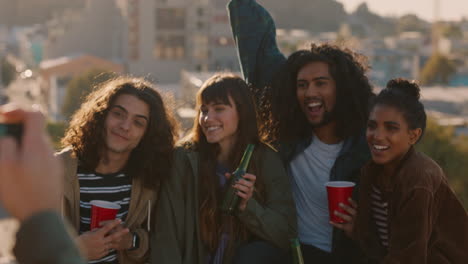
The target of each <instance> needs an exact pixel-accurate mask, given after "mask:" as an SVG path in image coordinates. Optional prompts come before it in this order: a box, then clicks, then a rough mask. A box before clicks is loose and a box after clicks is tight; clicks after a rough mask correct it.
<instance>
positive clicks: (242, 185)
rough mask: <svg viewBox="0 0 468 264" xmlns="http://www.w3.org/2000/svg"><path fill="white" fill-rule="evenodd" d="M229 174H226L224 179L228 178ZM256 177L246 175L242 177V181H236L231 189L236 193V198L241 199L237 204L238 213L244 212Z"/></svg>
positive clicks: (252, 191) (253, 188)
mask: <svg viewBox="0 0 468 264" xmlns="http://www.w3.org/2000/svg"><path fill="white" fill-rule="evenodd" d="M230 177H231V174H230V173H226V178H228V179H229V178H230ZM256 179H257V176H255V175H253V174H250V173H246V174H244V176H242V179H239V180H237V181H236V182H235V183H234V185H233V186H232V187H234V188H235V189H236V190H237V192H236V194H237V196H239V197H241V198H242V199H241V201H240V202H239V207H238V209H239V210H240V211H244V210H245V208H246V207H247V202H248V201H249V200H250V198H252V196H253V193H254V190H255V180H256Z"/></svg>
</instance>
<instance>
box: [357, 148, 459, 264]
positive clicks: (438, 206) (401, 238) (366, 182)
mask: <svg viewBox="0 0 468 264" xmlns="http://www.w3.org/2000/svg"><path fill="white" fill-rule="evenodd" d="M381 170H382V167H381V166H379V165H377V164H375V163H373V162H369V163H368V164H367V165H366V166H365V167H364V168H363V169H362V179H361V190H360V195H359V196H360V198H359V211H358V216H357V220H356V226H355V232H354V233H355V236H356V239H358V240H359V241H360V244H361V245H362V247H363V248H364V249H365V251H366V254H367V255H369V256H371V257H372V258H373V259H375V260H376V261H378V262H379V263H438V264H443V263H452V264H457V263H460V264H461V263H467V262H468V216H467V213H466V211H465V209H464V208H463V206H462V205H461V203H460V202H459V201H458V200H457V198H456V196H455V194H454V193H453V191H452V190H451V189H450V187H449V185H448V183H447V179H446V177H445V175H444V173H443V171H442V169H441V168H440V167H439V166H438V165H437V164H436V163H435V162H434V161H433V160H432V159H430V158H429V157H427V156H426V155H424V154H422V153H419V152H417V151H415V150H414V149H413V148H411V149H410V151H409V152H408V153H407V154H406V155H405V157H404V158H403V160H402V161H401V163H400V165H399V168H398V169H397V171H396V173H395V175H393V176H392V177H391V178H390V179H386V181H384V182H383V183H382V181H379V183H380V184H378V183H377V182H376V178H377V177H378V176H377V175H380V172H381ZM372 184H375V185H376V186H377V187H378V188H379V189H380V191H381V192H382V196H383V197H384V199H385V200H386V201H387V202H388V228H389V230H388V234H389V240H388V241H389V246H388V250H387V249H386V248H384V247H383V246H381V243H380V241H379V238H378V236H377V230H376V226H375V222H374V221H373V220H372V215H371V205H370V203H371V198H370V193H371V188H372Z"/></svg>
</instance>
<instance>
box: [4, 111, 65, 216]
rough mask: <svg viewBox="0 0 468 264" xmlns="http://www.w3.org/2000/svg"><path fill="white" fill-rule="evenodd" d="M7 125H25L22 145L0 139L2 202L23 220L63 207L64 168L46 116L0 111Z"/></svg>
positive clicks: (11, 139) (8, 139) (6, 137)
mask: <svg viewBox="0 0 468 264" xmlns="http://www.w3.org/2000/svg"><path fill="white" fill-rule="evenodd" d="M0 116H1V117H2V118H3V122H5V123H22V124H23V135H22V136H21V144H19V143H18V142H17V141H16V140H15V139H14V138H13V137H11V136H5V137H1V138H0V200H1V202H2V203H3V205H4V206H5V208H6V209H7V210H8V211H9V213H10V214H11V215H13V216H15V217H17V218H18V219H19V220H20V221H23V220H25V219H27V218H28V217H29V216H31V215H33V214H35V213H38V212H40V211H44V210H50V209H53V210H56V209H59V208H60V199H61V194H62V188H63V187H62V178H63V177H62V166H61V163H60V162H59V161H58V160H56V159H55V158H54V156H53V150H52V146H51V144H50V142H49V139H48V136H47V134H46V131H45V124H44V117H43V115H42V114H41V113H39V112H29V111H24V110H20V109H14V110H11V107H8V106H3V107H1V108H0Z"/></svg>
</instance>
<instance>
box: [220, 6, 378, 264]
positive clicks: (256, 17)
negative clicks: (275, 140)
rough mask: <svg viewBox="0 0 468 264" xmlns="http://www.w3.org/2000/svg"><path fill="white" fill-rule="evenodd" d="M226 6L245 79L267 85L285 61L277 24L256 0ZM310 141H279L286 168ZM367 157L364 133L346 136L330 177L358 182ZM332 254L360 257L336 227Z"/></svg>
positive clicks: (340, 258)
mask: <svg viewBox="0 0 468 264" xmlns="http://www.w3.org/2000/svg"><path fill="white" fill-rule="evenodd" d="M228 9H229V17H230V20H231V28H232V32H233V36H234V40H235V43H236V46H237V50H238V54H239V60H240V63H241V69H242V73H243V76H244V78H245V79H246V81H247V82H249V83H250V84H252V85H253V86H254V87H257V88H263V87H267V86H269V85H270V82H271V81H272V77H273V76H274V74H276V72H277V71H278V70H279V69H280V68H281V67H282V66H283V64H284V63H285V62H286V58H285V56H284V55H283V54H282V53H281V52H280V50H279V49H278V45H277V43H276V27H275V23H274V21H273V19H272V17H271V16H270V14H269V13H268V11H266V10H265V9H264V8H263V7H262V6H261V5H259V4H258V3H257V2H256V1H255V0H231V2H230V3H229V5H228ZM310 143H311V138H307V139H302V140H300V141H296V142H280V144H279V146H278V150H279V154H280V156H281V158H282V160H283V162H284V164H285V167H286V168H288V167H289V162H290V161H291V160H292V159H293V158H294V157H295V156H296V155H298V154H300V153H302V152H303V151H304V150H305V149H306V148H307V147H308V146H309V145H310ZM369 159H370V153H369V149H368V147H367V143H366V141H365V137H364V132H363V133H361V135H360V136H356V137H352V138H348V139H346V140H345V142H344V146H343V149H342V150H341V152H340V154H339V156H338V158H337V159H336V161H335V163H334V165H333V167H332V170H331V173H330V180H345V181H353V182H357V181H358V178H359V173H360V169H361V167H362V166H363V165H364V164H365V163H366V162H367V161H368V160H369ZM357 190H358V188H356V192H355V193H357ZM332 253H333V255H334V256H336V257H337V258H338V262H339V263H341V262H345V261H346V263H352V262H350V261H352V260H356V261H355V262H358V260H360V259H361V258H362V256H361V254H360V252H359V250H358V247H357V245H356V244H355V243H354V242H353V241H352V240H351V239H349V238H348V237H346V236H345V234H344V232H342V231H341V230H338V229H336V228H334V230H333V240H332Z"/></svg>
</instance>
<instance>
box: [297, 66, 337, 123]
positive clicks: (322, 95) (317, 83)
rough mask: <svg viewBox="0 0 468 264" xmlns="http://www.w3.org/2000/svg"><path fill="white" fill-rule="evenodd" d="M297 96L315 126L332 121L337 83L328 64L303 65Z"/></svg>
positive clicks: (304, 111)
mask: <svg viewBox="0 0 468 264" xmlns="http://www.w3.org/2000/svg"><path fill="white" fill-rule="evenodd" d="M296 96H297V100H298V102H299V106H300V107H301V110H302V112H303V113H304V114H305V116H306V118H307V120H308V121H309V123H310V124H311V125H312V126H313V127H320V126H324V125H326V124H328V123H330V122H331V121H332V112H333V108H334V107H335V103H336V83H335V81H334V80H333V78H332V76H331V74H330V71H329V66H328V64H326V63H324V62H311V63H309V64H306V65H305V66H304V67H302V68H301V69H300V70H299V72H298V74H297V80H296Z"/></svg>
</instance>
